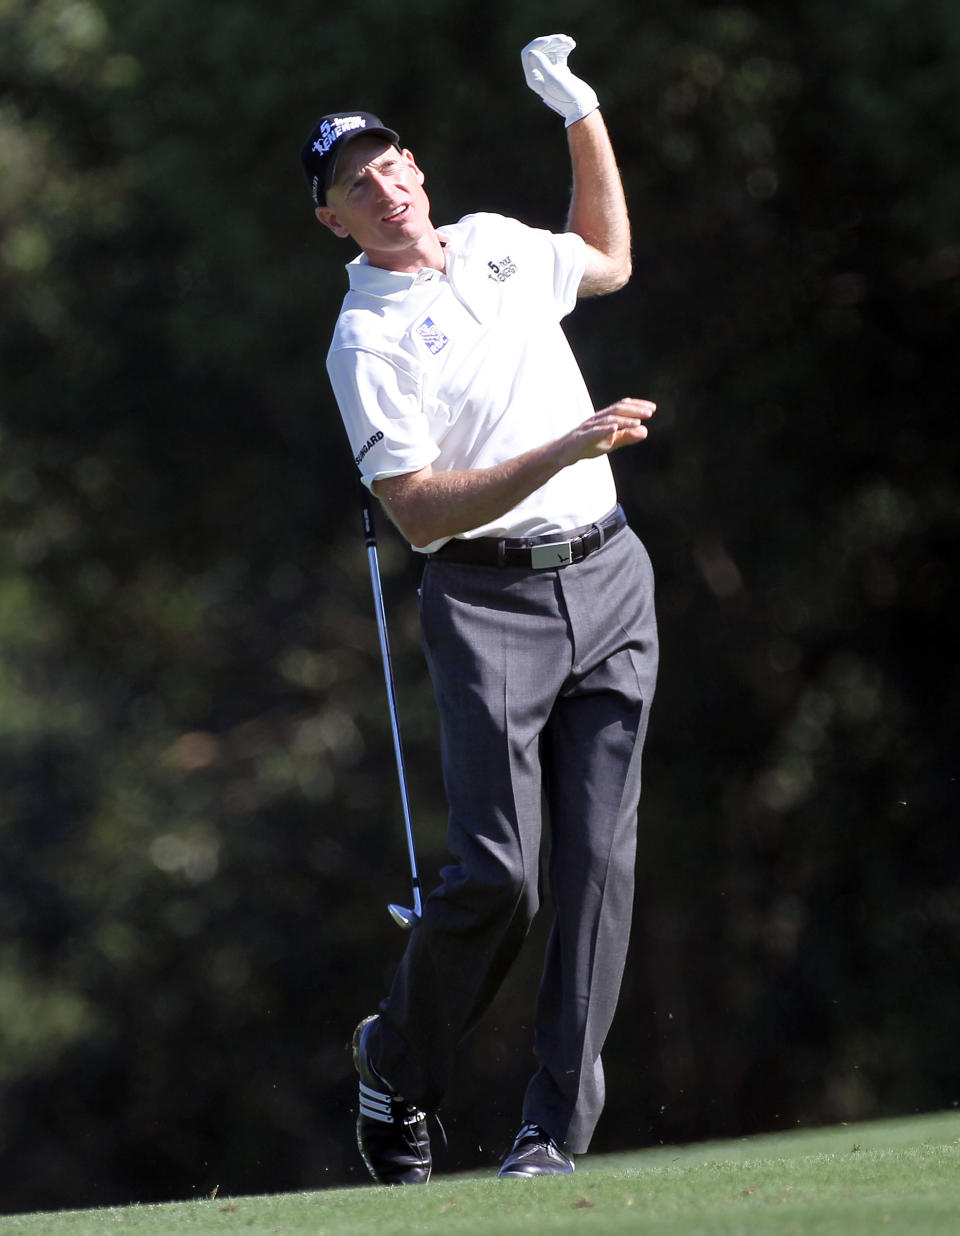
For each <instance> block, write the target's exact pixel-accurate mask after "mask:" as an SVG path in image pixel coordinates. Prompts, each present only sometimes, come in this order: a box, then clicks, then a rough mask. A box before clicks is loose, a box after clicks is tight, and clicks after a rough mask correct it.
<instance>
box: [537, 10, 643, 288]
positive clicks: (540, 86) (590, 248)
mask: <svg viewBox="0 0 960 1236" xmlns="http://www.w3.org/2000/svg"><path fill="white" fill-rule="evenodd" d="M575 46H576V44H575V43H574V41H573V39H571V38H570V37H569V36H567V35H565V34H548V35H545V36H543V37H542V38H539V39H534V40H533V42H532V43H528V44H527V46H526V47H525V48H524V49H523V51H522V52H521V53H520V59H521V62H522V64H523V72H524V77H525V78H526V82H527V85H528V86H529V87H530V89H531V90H533V91H534V92H535V93H536V94H538V95H539V96H540V98H541V99H543V101H544V103H546V104H547V106H548V107H550V108H552V109H553V110H554V111H555V112H557V113H558V114H559V115H561V116H562V117H563V118H564V121H565V123H566V126H567V140H568V143H569V146H570V161H571V165H572V168H573V194H572V197H571V201H570V214H569V216H568V219H567V230H568V231H571V232H576V233H577V235H578V236H582V237H583V239H584V240H585V241H586V243H587V263H586V267H585V269H584V272H583V278H582V279H581V281H580V288H579V295H580V296H599V295H601V294H602V293H605V292H615V291H616V290H617V289H618V288H622V287H623V285H624V284H625V283H626V282H627V280H628V279H629V278H630V271H631V260H630V221H629V218H628V216H627V203H626V199H625V197H624V193H623V184H622V182H621V179H620V172H619V169H618V168H617V161H616V159H615V157H614V154H613V147H612V146H611V144H610V137H609V135H608V133H607V127H606V125H605V124H604V122H603V117H602V116H601V115H600V111H599V104H598V101H597V96H596V92H595V91H594V90H593V88H592V87H591V86H588V85H587V83H586V82H585V81H583V80H582V79H581V78H579V77H576V76H575V75H574V74H573V73H572V72H571V71H570V69H569V68H568V66H567V56H568V55H569V54H570V52H571V51H573V49H574V47H575Z"/></svg>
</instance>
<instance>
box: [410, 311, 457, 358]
mask: <svg viewBox="0 0 960 1236" xmlns="http://www.w3.org/2000/svg"><path fill="white" fill-rule="evenodd" d="M415 333H416V334H417V335H419V336H420V338H421V339H422V340H423V342H424V344H425V345H426V349H427V351H428V352H430V353H432V355H434V356H436V354H437V353H438V352H442V351H443V349H444V348H445V347H446V346H447V344H448V343H449V342H450V340H449V339H448V338H447V336H446V335H445V334H444V333H443V331H442V330H441V329H440V327H439V326H438V325H437V324H436V322H434V320H433V318H424V319H423V321H422V322H421V323H420V325H419V326H418V327H417V328H416V332H415Z"/></svg>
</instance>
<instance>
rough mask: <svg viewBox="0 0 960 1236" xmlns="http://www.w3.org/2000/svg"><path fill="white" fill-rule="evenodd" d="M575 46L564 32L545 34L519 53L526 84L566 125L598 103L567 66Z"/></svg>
mask: <svg viewBox="0 0 960 1236" xmlns="http://www.w3.org/2000/svg"><path fill="white" fill-rule="evenodd" d="M575 47H576V43H575V42H574V41H573V39H571V38H570V36H569V35H567V34H547V35H543V36H542V37H541V38H539V39H534V40H533V42H532V43H528V44H527V45H526V47H525V48H524V49H523V51H522V52H521V53H520V61H521V63H522V64H523V75H524V77H525V78H526V82H527V85H528V86H529V87H530V89H531V90H532V91H533V92H534V93H535V94H538V95H539V96H540V98H541V99H543V101H544V103H546V105H547V106H548V107H552V108H553V110H554V111H555V112H557V113H558V114H559V115H561V116H562V117H563V118H564V120H565V121H566V123H567V126H568V127H569V126H570V125H572V124H573V123H574V121H576V120H582V119H583V118H584V116H588V115H589V114H590V112H592V111H596V109H597V108H598V107H599V106H600V104H599V102H598V100H597V95H596V92H595V91H594V89H593V88H592V87H591V86H588V85H587V83H586V82H585V81H582V80H581V79H580V78H579V77H575V76H574V75H573V74H572V73H571V72H570V70H569V69H568V68H567V56H569V55H570V53H571V52H572V51H573V49H574V48H575Z"/></svg>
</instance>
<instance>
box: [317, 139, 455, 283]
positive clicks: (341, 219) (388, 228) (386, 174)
mask: <svg viewBox="0 0 960 1236" xmlns="http://www.w3.org/2000/svg"><path fill="white" fill-rule="evenodd" d="M317 218H318V219H319V220H320V222H321V223H323V224H325V225H326V226H327V227H328V228H330V230H331V231H332V232H333V233H334V234H335V235H337V236H341V237H346V236H351V237H353V239H354V241H355V242H356V243H357V244H358V245H359V246H360V248H361V249H363V251H364V252H365V253H366V254H367V256H368V257H369V258H370V260H371V262H372V263H373V264H374V265H376V266H384V267H386V268H387V269H388V270H405V269H409V270H413V269H419V266H420V265H421V264H422V263H420V262H419V261H418V259H417V256H416V249H417V244H418V242H419V241H420V240H421V239H422V238H423V237H424V236H425V235H427V234H428V233H432V228H431V225H430V202H429V200H428V198H427V195H426V193H424V191H423V173H422V172H421V171H420V169H419V168H418V167H417V165H416V163H415V162H414V159H413V155H412V154H411V153H410V151H409V150H404V151H400V150H397V148H396V146H391V145H390V144H389V143H388V142H386V141H385V140H384V139H383V138H379V137H359V138H356V139H354V141H352V142H350V143H349V145H348V146H346V147H345V148H344V150H343V152H342V153H341V155H340V157H339V159H338V160H337V168H336V173H335V175H334V179H333V183H332V184H331V186H330V188H329V189H328V190H327V202H326V205H325V206H318V207H317Z"/></svg>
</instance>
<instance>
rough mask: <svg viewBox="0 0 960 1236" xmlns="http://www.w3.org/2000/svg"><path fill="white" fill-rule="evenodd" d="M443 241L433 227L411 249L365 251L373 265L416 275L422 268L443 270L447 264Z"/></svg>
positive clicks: (399, 272)
mask: <svg viewBox="0 0 960 1236" xmlns="http://www.w3.org/2000/svg"><path fill="white" fill-rule="evenodd" d="M443 243H444V242H443V241H442V240H441V238H440V235H439V233H438V232H436V231H435V230H434V229H432V228H431V230H430V232H429V234H428V235H426V236H423V237H422V238H421V239H420V240H419V241H418V242H417V244H416V245H414V246H413V247H411V248H410V249H404V250H402V251H397V252H393V251H387V252H379V251H375V250H370V249H367V250H365V252H366V255H367V261H368V262H369V263H370V265H371V266H379V267H380V268H381V269H382V270H393V271H396V272H397V273H398V274H401V275H415V274H416V273H417V272H418V271H420V270H439V271H441V272H442V271H444V270H445V269H446V265H447V263H446V256H445V254H444V251H443Z"/></svg>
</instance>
